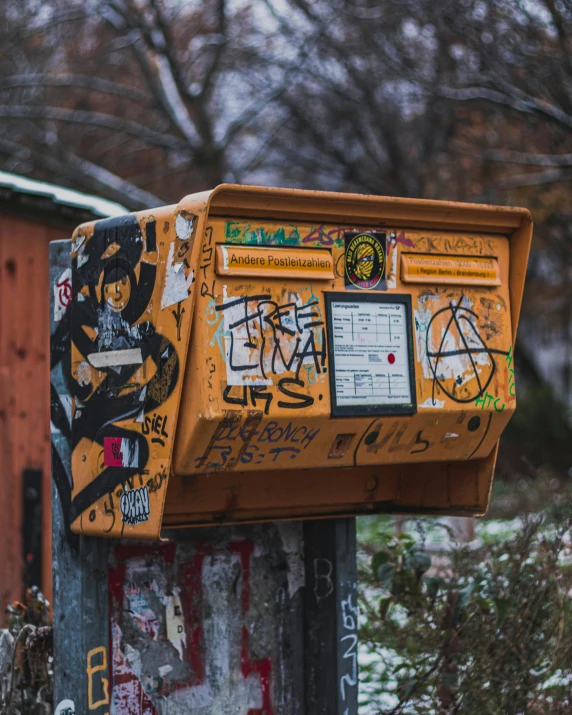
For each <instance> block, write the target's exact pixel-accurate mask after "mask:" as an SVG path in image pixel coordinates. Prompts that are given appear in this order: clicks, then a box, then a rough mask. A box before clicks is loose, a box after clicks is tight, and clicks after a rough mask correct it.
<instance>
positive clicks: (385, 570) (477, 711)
mask: <svg viewBox="0 0 572 715" xmlns="http://www.w3.org/2000/svg"><path fill="white" fill-rule="evenodd" d="M434 524H435V522H433V523H432V524H431V522H430V520H428V519H423V520H416V521H415V522H414V529H413V532H412V533H402V534H400V535H399V536H395V535H394V534H392V533H390V532H387V531H386V532H385V533H382V534H380V536H379V540H378V543H377V544H372V543H370V544H369V545H367V546H362V551H361V563H362V567H361V592H360V597H361V613H362V625H361V633H360V638H361V643H362V658H361V660H362V665H361V680H362V684H363V687H362V706H363V707H364V710H363V712H367V713H392V714H395V715H397V714H398V713H416V714H417V713H419V714H422V713H427V714H429V713H431V715H434V714H436V713H438V714H439V715H448V714H449V713H451V714H452V713H467V714H470V715H489V714H490V715H498V714H499V713H502V714H503V715H520V714H523V715H524V714H526V715H529V714H531V715H536V714H537V713H538V715H540V714H541V713H542V715H546V714H548V713H552V714H555V715H556V714H560V713H562V714H563V713H570V712H572V601H571V599H570V596H571V595H572V566H571V565H570V564H571V563H572V559H571V553H570V533H571V532H570V527H571V526H572V509H571V508H570V507H562V506H561V507H558V508H556V509H553V510H552V512H551V513H550V514H548V513H546V514H544V515H542V516H535V517H533V518H527V519H526V520H523V523H522V529H521V530H520V531H519V532H518V533H517V534H516V535H514V536H512V537H509V538H506V539H505V540H503V541H501V542H497V543H495V544H493V545H490V544H488V545H483V546H481V547H480V548H469V547H468V546H466V545H465V546H461V545H459V544H455V543H454V542H453V545H452V547H451V548H450V550H448V551H447V552H445V553H444V554H440V555H439V559H438V564H435V563H432V559H431V556H430V554H429V553H428V552H427V551H426V549H425V537H426V533H427V529H428V528H430V526H433V527H434ZM443 528H446V527H443ZM435 560H436V559H435ZM360 712H361V710H360Z"/></svg>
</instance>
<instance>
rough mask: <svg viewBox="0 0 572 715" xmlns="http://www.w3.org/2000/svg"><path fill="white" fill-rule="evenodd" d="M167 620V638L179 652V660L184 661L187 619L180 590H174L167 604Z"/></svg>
mask: <svg viewBox="0 0 572 715" xmlns="http://www.w3.org/2000/svg"><path fill="white" fill-rule="evenodd" d="M165 620H166V622H167V638H168V639H169V641H170V642H171V644H172V645H173V646H174V647H175V649H176V650H177V653H178V654H179V658H180V659H181V660H182V659H183V648H184V647H185V646H186V644H187V637H186V635H185V618H184V616H183V606H182V604H181V597H180V596H179V589H178V588H174V589H173V595H172V596H171V598H170V599H169V601H168V602H167V606H166V609H165Z"/></svg>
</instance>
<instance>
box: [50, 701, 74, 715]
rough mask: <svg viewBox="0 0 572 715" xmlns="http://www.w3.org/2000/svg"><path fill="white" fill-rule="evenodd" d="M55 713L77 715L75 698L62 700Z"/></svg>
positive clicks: (56, 714) (57, 714)
mask: <svg viewBox="0 0 572 715" xmlns="http://www.w3.org/2000/svg"><path fill="white" fill-rule="evenodd" d="M54 715H75V703H74V701H73V700H62V701H60V703H59V704H58V707H57V708H56V709H55V711H54Z"/></svg>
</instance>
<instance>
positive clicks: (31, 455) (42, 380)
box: [0, 213, 71, 611]
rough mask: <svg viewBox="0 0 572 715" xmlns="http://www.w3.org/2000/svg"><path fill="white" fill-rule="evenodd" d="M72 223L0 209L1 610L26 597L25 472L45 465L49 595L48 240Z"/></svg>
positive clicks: (46, 583) (46, 585) (47, 590)
mask: <svg viewBox="0 0 572 715" xmlns="http://www.w3.org/2000/svg"><path fill="white" fill-rule="evenodd" d="M70 235H71V230H67V229H65V228H55V227H52V226H47V225H45V224H43V223H36V222H33V221H30V220H29V219H27V218H22V217H20V216H16V215H14V216H12V215H7V214H2V213H0V523H1V525H2V538H0V610H2V611H3V609H4V607H5V605H6V604H7V603H8V602H9V601H11V600H14V599H18V600H21V598H22V573H23V554H22V549H23V547H22V533H21V527H22V503H23V501H22V475H23V472H24V470H25V469H39V470H41V472H42V484H43V493H42V505H43V527H42V559H43V577H42V581H43V582H42V584H41V587H42V590H43V591H44V594H45V595H46V597H47V598H48V599H49V600H50V601H51V548H52V547H51V526H50V524H51V486H50V418H49V414H50V381H49V326H50V323H49V297H50V296H49V264H48V244H49V242H50V241H53V240H56V239H61V238H69V236H70Z"/></svg>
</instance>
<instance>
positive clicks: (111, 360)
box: [87, 348, 143, 370]
mask: <svg viewBox="0 0 572 715" xmlns="http://www.w3.org/2000/svg"><path fill="white" fill-rule="evenodd" d="M87 359H88V360H89V362H90V364H91V365H93V367H95V368H97V369H98V370H103V369H104V368H106V367H117V366H119V365H142V364H143V356H142V355H141V348H131V349H129V350H106V351H105V352H100V353H90V354H89V355H88V356H87Z"/></svg>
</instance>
